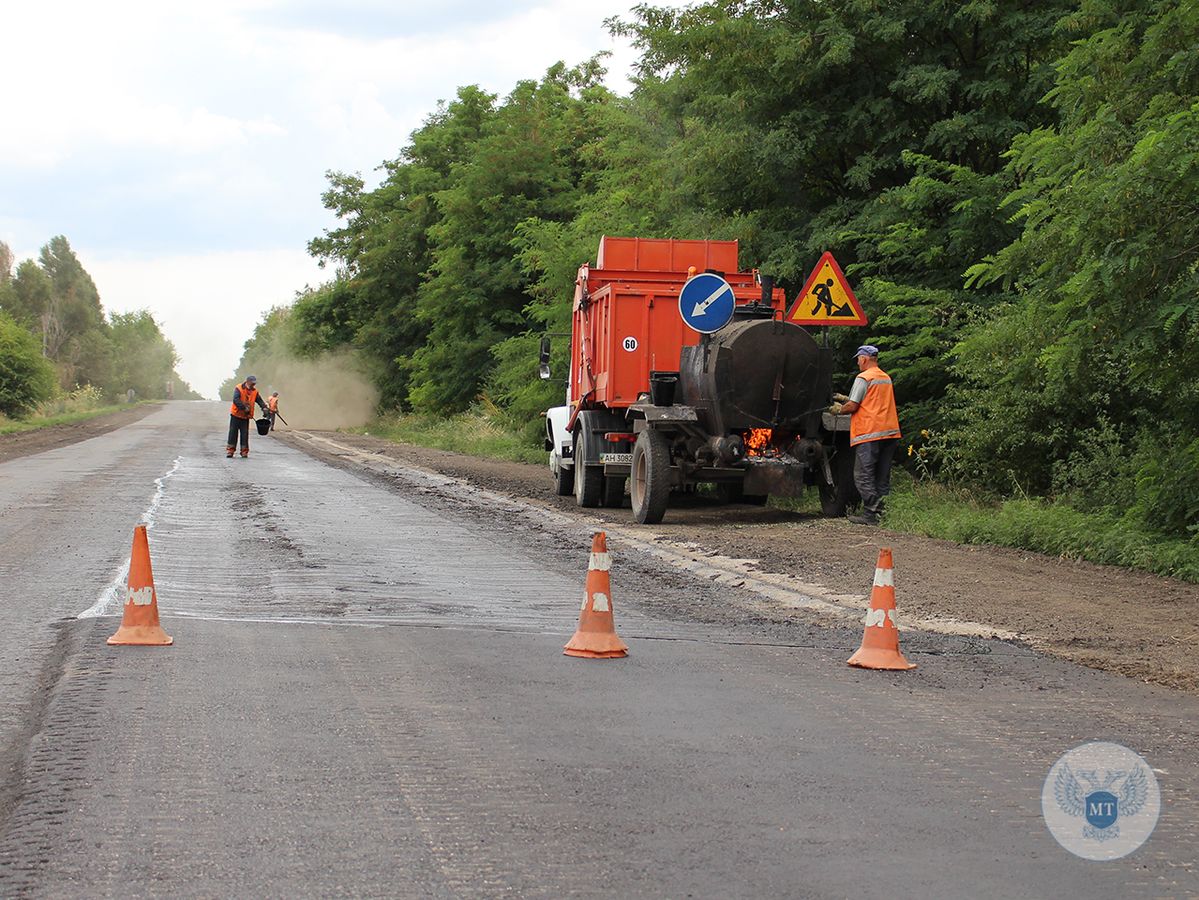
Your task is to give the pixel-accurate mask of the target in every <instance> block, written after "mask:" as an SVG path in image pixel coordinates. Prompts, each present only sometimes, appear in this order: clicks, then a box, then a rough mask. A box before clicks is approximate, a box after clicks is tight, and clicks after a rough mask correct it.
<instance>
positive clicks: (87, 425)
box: [0, 403, 158, 462]
mask: <svg viewBox="0 0 1199 900" xmlns="http://www.w3.org/2000/svg"><path fill="white" fill-rule="evenodd" d="M156 409H158V404H156V403H140V404H138V405H137V406H131V407H130V408H129V409H122V410H119V411H117V412H114V413H105V414H104V415H102V416H96V417H95V418H94V419H86V420H84V421H82V422H70V423H68V424H65V425H47V426H45V427H44V428H34V429H32V430H30V431H16V432H13V433H12V434H0V462H7V461H8V460H10V459H17V458H19V457H22V456H32V455H33V454H34V453H42V452H43V451H46V450H53V449H54V448H55V447H65V446H66V445H67V444H75V443H78V442H79V441H86V440H87V439H88V438H94V437H97V436H98V435H101V434H105V433H106V432H109V431H113V430H114V429H117V428H121V427H123V426H125V425H132V424H133V423H134V422H136V421H138V420H139V419H143V418H145V417H146V416H148V415H149V414H150V413H152V412H153V411H154V410H156Z"/></svg>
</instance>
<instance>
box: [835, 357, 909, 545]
mask: <svg viewBox="0 0 1199 900" xmlns="http://www.w3.org/2000/svg"><path fill="white" fill-rule="evenodd" d="M854 355H855V356H856V357H857V361H858V377H857V378H855V379H854V380H853V387H852V388H850V391H849V400H848V401H847V402H846V403H844V404H842V405H841V412H842V413H847V414H849V415H851V416H852V418H850V420H849V445H850V446H851V447H853V448H854V461H853V483H854V486H855V487H857V489H858V493H859V494H861V495H862V514H861V515H858V516H850V517H849V521H851V522H853V523H855V524H857V525H877V524H878V522H879V518H880V517H881V516H882V513H883V498H884V497H886V496H887V494H889V493H891V462H892V461H893V460H894V459H895V449H896V448H897V447H898V446H899V439H900V437H902V435H901V434H900V432H899V413H898V412H897V410H896V408H895V387H894V385H892V384H891V376H890V375H888V374H887V373H886V372H884V371H883V370H882V369H880V368H879V367H878V347H875V346H873V345H871V344H863V345H862V346H861V347H859V348H858V349H857V350H856V351H854Z"/></svg>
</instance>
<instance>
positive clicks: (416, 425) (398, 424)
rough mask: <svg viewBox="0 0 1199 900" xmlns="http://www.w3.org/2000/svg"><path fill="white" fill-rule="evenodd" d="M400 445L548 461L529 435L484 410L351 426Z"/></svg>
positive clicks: (524, 460) (393, 417) (382, 420)
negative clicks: (500, 422)
mask: <svg viewBox="0 0 1199 900" xmlns="http://www.w3.org/2000/svg"><path fill="white" fill-rule="evenodd" d="M351 430H352V431H355V432H357V433H358V434H370V435H373V436H375V437H382V438H386V439H387V440H389V441H396V442H398V443H401V444H415V445H417V446H419V447H432V448H434V449H436V450H451V451H453V452H454V453H465V454H467V455H469V456H482V457H487V458H489V459H504V460H508V461H510V462H522V463H541V464H545V462H546V459H547V457H546V452H545V450H543V449H542V448H541V447H540V446H530V444H529V441H528V438H527V437H524V436H522V435H521V434H519V433H517V432H515V431H512V430H511V429H508V428H505V427H504V426H503V425H500V424H497V422H496V421H495V419H494V418H493V417H491V416H488V415H486V414H485V413H482V412H466V413H462V414H460V415H457V416H453V417H451V418H449V419H441V418H434V417H431V416H415V415H410V416H392V417H388V418H386V419H379V420H377V421H375V422H372V423H371V424H370V425H368V426H366V427H365V428H355V429H351Z"/></svg>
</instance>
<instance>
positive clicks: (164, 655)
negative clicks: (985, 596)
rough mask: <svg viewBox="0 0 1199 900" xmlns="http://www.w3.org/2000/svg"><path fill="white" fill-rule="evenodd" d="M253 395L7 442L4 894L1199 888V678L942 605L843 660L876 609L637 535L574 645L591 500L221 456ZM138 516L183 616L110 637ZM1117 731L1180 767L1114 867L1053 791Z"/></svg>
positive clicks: (1161, 775)
mask: <svg viewBox="0 0 1199 900" xmlns="http://www.w3.org/2000/svg"><path fill="white" fill-rule="evenodd" d="M226 420H227V417H226V415H225V413H224V410H223V408H222V407H221V406H219V405H217V404H202V403H196V404H183V403H179V404H172V405H169V406H167V407H165V408H163V409H162V410H161V411H159V412H156V413H154V414H152V415H151V416H149V417H147V418H146V419H143V420H142V421H141V422H138V423H135V424H133V425H130V426H127V427H126V428H123V429H120V430H119V431H116V432H112V433H110V434H107V435H103V436H101V437H97V438H93V439H91V440H88V441H85V442H83V443H79V444H75V445H72V446H69V447H62V448H58V449H55V450H52V451H49V452H47V453H43V454H40V455H37V456H31V457H26V458H24V459H17V460H12V461H10V462H7V463H3V464H0V512H2V515H0V540H2V546H3V550H2V552H0V575H2V576H3V582H2V583H3V584H4V585H5V588H6V590H5V592H4V593H5V602H4V603H3V604H0V627H2V628H3V629H4V635H5V637H6V640H5V641H3V642H2V643H0V766H2V767H3V774H4V779H3V784H2V785H0V816H2V817H3V818H2V823H3V824H2V831H0V895H3V896H13V895H23V894H29V895H37V896H54V897H60V896H79V897H97V896H159V895H171V896H279V897H296V896H404V897H409V896H411V897H495V896H515V897H526V896H528V897H561V896H570V895H578V896H597V897H629V896H664V897H688V896H693V897H714V898H724V897H776V896H777V897H849V896H853V897H863V898H868V897H880V898H882V897H885V898H895V897H909V896H920V897H964V896H979V897H982V896H986V897H1052V896H1057V897H1074V896H1086V897H1088V898H1091V897H1094V898H1102V897H1141V896H1145V897H1156V896H1174V897H1177V896H1199V863H1197V857H1199V804H1197V803H1196V798H1197V796H1199V775H1197V774H1196V773H1197V772H1199V766H1197V765H1196V763H1199V726H1197V723H1199V702H1197V701H1196V700H1195V699H1194V698H1193V697H1192V696H1191V695H1186V694H1182V693H1176V692H1171V691H1169V690H1166V689H1163V688H1154V687H1150V686H1146V685H1142V684H1139V683H1136V682H1132V681H1129V680H1126V679H1123V678H1119V677H1116V676H1109V675H1104V674H1101V673H1097V672H1093V671H1089V670H1083V669H1078V668H1076V667H1073V666H1070V665H1068V664H1066V663H1063V662H1060V661H1056V660H1049V659H1045V658H1042V657H1040V656H1038V655H1037V654H1034V653H1032V652H1030V651H1028V650H1027V649H1025V648H1021V647H1019V646H1015V645H1012V644H1009V643H1002V642H996V641H963V640H961V639H957V638H953V637H948V636H941V635H921V634H918V633H910V634H907V635H905V648H906V647H909V646H910V647H911V648H913V651H912V653H911V656H912V658H913V660H914V661H915V662H917V663H919V665H920V668H919V669H917V670H916V671H914V672H910V673H903V674H892V673H878V672H865V671H860V670H855V669H850V668H848V667H847V666H845V665H844V660H845V658H846V656H847V655H848V652H849V651H851V650H852V649H854V647H856V643H857V637H858V636H859V635H860V632H858V634H855V633H854V630H853V629H850V628H829V627H824V626H823V625H817V624H805V622H804V621H803V620H802V619H797V620H796V621H795V622H794V623H792V624H790V625H788V626H786V627H780V626H779V625H778V624H777V623H776V622H766V621H765V620H762V621H758V620H755V619H753V618H752V617H745V616H739V617H737V616H733V615H731V614H730V613H728V612H727V609H726V607H728V606H730V604H727V603H726V602H725V601H726V600H727V598H728V592H729V590H731V589H730V588H728V587H726V586H723V585H714V584H712V583H711V582H709V581H708V580H706V579H704V578H702V577H698V576H697V575H696V574H694V573H691V572H685V571H679V570H677V569H672V568H671V567H670V566H669V565H668V564H666V563H664V562H662V561H661V560H660V559H658V558H656V557H653V556H650V555H647V554H645V553H643V552H641V551H640V550H637V549H634V548H632V547H630V548H622V547H621V545H620V544H619V543H614V546H613V553H614V559H615V561H614V581H613V597H614V604H615V609H616V615H617V624H618V628H619V629H620V631H621V634H622V636H623V637H624V638H625V639H626V641H627V642H628V643H629V645H630V647H631V655H630V657H629V658H628V659H625V660H617V661H588V660H577V659H572V658H568V657H565V656H563V655H562V654H561V647H562V644H563V643H564V642H565V640H566V639H567V638H568V637H569V636H570V633H571V632H572V630H573V627H574V624H575V619H576V617H577V614H578V606H579V601H580V599H581V596H582V586H583V580H584V575H585V569H586V561H587V551H588V548H589V541H588V540H587V535H588V527H587V523H586V521H585V520H579V522H578V523H577V524H576V525H575V526H574V527H571V528H557V527H550V526H549V525H547V523H545V522H542V523H540V524H538V520H537V517H536V515H535V514H531V515H529V516H525V515H523V514H518V513H513V512H511V511H509V512H504V511H503V510H500V511H498V512H497V510H496V509H495V508H489V509H487V511H486V512H484V504H481V503H480V504H475V503H472V502H471V498H470V496H469V495H463V494H462V492H461V491H457V492H455V491H450V490H439V489H438V487H437V482H436V480H435V479H433V480H430V481H429V482H428V485H429V486H427V487H424V488H421V487H414V485H419V484H420V483H421V481H420V478H417V479H415V480H413V479H411V478H399V477H397V478H395V479H393V480H390V481H389V480H387V479H382V478H379V477H377V476H367V475H360V474H356V473H355V472H354V471H350V470H347V469H345V468H339V467H333V466H329V465H326V464H325V463H323V462H321V461H318V460H315V459H313V458H311V457H309V456H307V455H305V454H303V453H301V452H299V451H298V450H296V449H293V448H291V447H288V446H285V445H283V444H282V443H281V442H280V441H277V440H274V439H271V438H252V441H253V452H252V453H251V456H250V458H249V459H248V460H240V459H235V460H226V459H225V458H224V453H223V442H224V434H223V430H224V425H225V422H226ZM421 477H424V476H421ZM139 521H149V523H150V526H151V527H150V532H149V533H150V547H151V554H152V558H153V565H154V573H155V580H156V584H157V588H158V594H159V602H160V607H161V612H162V619H163V624H164V626H165V627H166V630H167V631H168V632H169V633H171V634H172V635H173V636H174V637H175V641H176V643H175V645H174V646H173V647H169V648H113V647H109V646H107V645H106V644H105V638H107V637H108V635H109V634H111V633H112V632H113V631H114V630H115V629H116V625H117V619H116V618H115V616H116V615H117V614H118V613H119V603H120V600H121V599H122V596H123V595H122V594H121V588H122V586H123V569H124V566H125V564H126V561H127V557H128V553H129V545H130V542H131V538H132V530H133V526H134V525H135V524H137V523H138V522H139ZM901 605H902V600H901ZM1193 614H1194V611H1190V613H1189V615H1191V616H1193ZM81 616H82V617H81ZM1113 632H1114V633H1116V634H1118V623H1113ZM1088 740H1110V741H1116V742H1119V743H1123V744H1126V745H1128V746H1130V747H1132V748H1133V749H1135V750H1137V751H1138V752H1139V753H1141V754H1142V755H1143V756H1145V758H1146V759H1148V760H1149V762H1150V763H1151V764H1152V765H1153V766H1154V768H1155V769H1156V770H1157V777H1158V780H1159V782H1160V784H1161V791H1162V813H1161V818H1160V821H1159V824H1158V826H1157V829H1156V831H1155V832H1154V834H1153V836H1152V837H1151V838H1150V839H1149V841H1148V843H1146V844H1145V845H1144V846H1143V847H1142V848H1141V849H1140V850H1139V851H1137V852H1136V853H1134V854H1132V855H1131V856H1129V857H1126V858H1124V859H1122V860H1117V861H1114V862H1105V863H1095V862H1086V861H1083V860H1081V859H1077V858H1075V857H1073V856H1071V855H1069V854H1068V853H1067V852H1066V851H1065V850H1063V849H1062V848H1061V847H1060V846H1059V845H1058V844H1057V843H1056V842H1055V841H1054V839H1053V838H1052V836H1051V835H1050V834H1049V832H1048V831H1047V830H1046V827H1045V825H1044V822H1043V821H1042V818H1041V812H1040V802H1041V800H1040V798H1041V787H1042V783H1043V782H1044V779H1045V776H1046V773H1047V772H1048V770H1049V767H1050V766H1051V765H1052V763H1053V762H1054V760H1055V759H1057V757H1058V756H1059V755H1060V754H1061V753H1062V752H1064V751H1065V750H1068V749H1069V748H1071V747H1073V746H1075V745H1077V744H1080V743H1083V742H1085V741H1088Z"/></svg>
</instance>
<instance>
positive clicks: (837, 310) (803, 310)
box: [787, 252, 866, 325]
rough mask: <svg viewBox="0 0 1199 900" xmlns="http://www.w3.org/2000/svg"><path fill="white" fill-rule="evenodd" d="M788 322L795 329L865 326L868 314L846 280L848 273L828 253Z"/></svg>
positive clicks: (792, 309)
mask: <svg viewBox="0 0 1199 900" xmlns="http://www.w3.org/2000/svg"><path fill="white" fill-rule="evenodd" d="M787 321H788V322H794V323H795V324H796V325H865V324H866V314H865V313H864V312H862V305H861V304H860V303H858V298H857V297H855V296H854V295H853V288H851V287H850V286H849V282H848V281H846V280H845V273H844V272H842V271H841V267H840V266H839V265H837V261H836V260H835V259H833V254H831V253H827V252H826V253H825V254H824V256H822V257H820V262H818V263H816V268H814V269H813V270H812V274H811V275H809V276H808V280H807V283H806V284H804V286H803V290H802V291H801V292H800V294H799V297H798V298H797V299H796V301H795V303H794V305H793V306H792V307H791V310H790V312H788V314H787Z"/></svg>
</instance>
